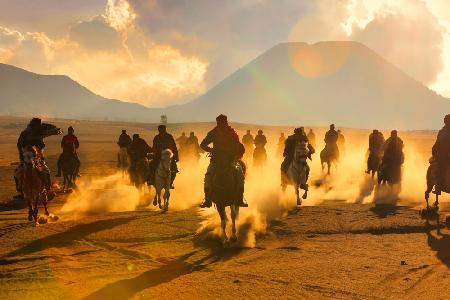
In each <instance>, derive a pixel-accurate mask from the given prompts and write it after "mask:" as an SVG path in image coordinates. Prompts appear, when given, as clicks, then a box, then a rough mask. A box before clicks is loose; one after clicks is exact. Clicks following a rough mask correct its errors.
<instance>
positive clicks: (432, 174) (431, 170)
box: [425, 158, 450, 212]
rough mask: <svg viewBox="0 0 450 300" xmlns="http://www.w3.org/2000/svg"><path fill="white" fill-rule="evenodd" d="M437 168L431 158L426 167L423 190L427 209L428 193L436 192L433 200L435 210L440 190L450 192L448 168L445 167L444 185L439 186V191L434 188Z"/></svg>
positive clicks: (428, 207)
mask: <svg viewBox="0 0 450 300" xmlns="http://www.w3.org/2000/svg"><path fill="white" fill-rule="evenodd" d="M437 168H438V165H437V162H436V161H435V160H434V159H433V158H431V159H430V166H429V167H428V170H427V190H426V191H425V200H426V202H427V210H429V209H430V205H429V202H428V200H429V198H430V193H431V192H433V193H434V194H436V200H435V202H434V209H435V211H436V212H437V211H438V210H439V195H440V194H441V192H444V193H450V169H447V172H446V173H445V180H444V186H443V187H441V188H440V189H441V190H440V191H439V190H438V189H437V188H436V183H437ZM433 188H434V191H433Z"/></svg>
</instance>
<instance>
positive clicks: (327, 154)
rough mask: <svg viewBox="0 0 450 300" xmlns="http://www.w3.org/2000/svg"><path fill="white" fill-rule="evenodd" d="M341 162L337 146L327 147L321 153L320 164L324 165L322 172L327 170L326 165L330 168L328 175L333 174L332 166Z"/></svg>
mask: <svg viewBox="0 0 450 300" xmlns="http://www.w3.org/2000/svg"><path fill="white" fill-rule="evenodd" d="M338 160H339V149H338V147H337V146H336V145H335V146H334V147H333V146H330V145H325V148H324V149H323V150H322V151H320V164H321V165H322V172H323V171H324V169H325V164H326V165H327V166H328V171H327V174H328V175H330V174H331V166H332V165H333V164H334V165H335V166H336V163H337V161H338Z"/></svg>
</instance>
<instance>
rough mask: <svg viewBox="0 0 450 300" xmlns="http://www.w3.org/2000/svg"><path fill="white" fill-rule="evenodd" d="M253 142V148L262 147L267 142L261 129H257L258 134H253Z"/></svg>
mask: <svg viewBox="0 0 450 300" xmlns="http://www.w3.org/2000/svg"><path fill="white" fill-rule="evenodd" d="M253 143H254V144H255V148H264V146H265V145H266V144H267V138H266V136H265V135H264V134H263V131H262V130H261V129H260V130H258V134H257V135H256V136H255V140H254V142H253Z"/></svg>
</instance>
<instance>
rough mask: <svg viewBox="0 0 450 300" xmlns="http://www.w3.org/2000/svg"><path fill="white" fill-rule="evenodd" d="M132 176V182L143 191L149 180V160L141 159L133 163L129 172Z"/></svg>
mask: <svg viewBox="0 0 450 300" xmlns="http://www.w3.org/2000/svg"><path fill="white" fill-rule="evenodd" d="M128 173H129V174H130V181H131V183H132V184H134V185H135V186H136V187H137V188H138V189H141V188H142V187H143V186H144V184H145V183H146V182H147V180H148V175H149V162H148V159H147V158H143V159H140V160H139V161H136V162H133V163H132V164H131V165H130V169H129V170H128Z"/></svg>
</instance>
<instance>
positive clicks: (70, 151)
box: [56, 126, 81, 177]
mask: <svg viewBox="0 0 450 300" xmlns="http://www.w3.org/2000/svg"><path fill="white" fill-rule="evenodd" d="M67 133H68V134H67V135H65V136H64V137H63V138H62V140H61V148H62V150H63V152H62V153H61V155H60V156H59V158H58V163H57V165H58V173H57V174H56V177H61V164H62V162H63V160H65V159H69V158H74V159H75V162H76V166H75V174H76V175H77V176H79V174H78V173H79V171H80V164H81V163H80V159H79V158H78V155H77V149H78V148H79V147H80V143H79V142H78V138H77V137H76V135H74V134H73V133H74V130H73V127H72V126H70V127H69V128H68V129H67Z"/></svg>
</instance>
